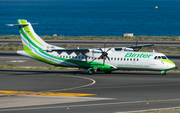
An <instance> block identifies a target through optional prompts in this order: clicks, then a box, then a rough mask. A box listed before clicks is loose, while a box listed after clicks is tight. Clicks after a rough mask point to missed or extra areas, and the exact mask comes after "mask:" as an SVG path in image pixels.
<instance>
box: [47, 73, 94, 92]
mask: <svg viewBox="0 0 180 113" xmlns="http://www.w3.org/2000/svg"><path fill="white" fill-rule="evenodd" d="M60 76H67V77H75V78H81V79H87V80H91V81H92V83H90V84H87V85H82V86H77V87H71V88H65V89H56V90H48V91H65V90H74V89H78V88H84V87H88V86H91V85H94V84H95V83H96V81H95V80H94V79H92V78H87V77H81V76H74V75H73V76H72V75H60Z"/></svg>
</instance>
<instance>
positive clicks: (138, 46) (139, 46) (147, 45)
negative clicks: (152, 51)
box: [126, 44, 154, 49]
mask: <svg viewBox="0 0 180 113" xmlns="http://www.w3.org/2000/svg"><path fill="white" fill-rule="evenodd" d="M149 46H154V44H146V45H137V46H127V47H126V48H133V49H136V48H143V47H149Z"/></svg>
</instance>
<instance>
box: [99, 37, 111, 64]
mask: <svg viewBox="0 0 180 113" xmlns="http://www.w3.org/2000/svg"><path fill="white" fill-rule="evenodd" d="M106 42H107V40H106V41H105V43H104V51H103V50H102V48H101V47H100V45H99V50H101V52H102V55H101V56H100V57H99V58H98V59H103V67H104V64H105V60H106V58H107V59H108V60H109V62H111V61H110V58H109V57H108V51H109V50H111V49H112V48H109V49H108V50H107V51H105V48H106Z"/></svg>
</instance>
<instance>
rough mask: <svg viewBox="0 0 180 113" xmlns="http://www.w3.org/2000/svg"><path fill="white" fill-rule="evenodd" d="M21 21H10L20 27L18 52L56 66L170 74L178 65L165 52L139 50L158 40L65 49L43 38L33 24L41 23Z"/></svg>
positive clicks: (108, 71)
mask: <svg viewBox="0 0 180 113" xmlns="http://www.w3.org/2000/svg"><path fill="white" fill-rule="evenodd" d="M17 23H18V24H7V25H8V26H18V27H19V32H20V36H21V40H22V44H23V48H24V50H20V51H17V53H18V54H20V55H23V56H27V57H30V58H33V59H36V60H38V61H41V62H45V63H48V64H51V65H54V66H62V67H76V68H83V69H87V72H88V73H89V74H90V75H93V74H95V73H96V72H97V71H104V72H105V73H111V72H112V71H115V70H146V71H160V72H161V73H162V75H166V72H167V71H168V70H171V69H173V68H175V64H174V63H173V62H172V61H171V60H169V59H168V58H167V57H166V56H165V55H164V54H163V53H156V52H139V50H140V49H141V48H143V47H148V46H154V44H147V45H137V43H136V46H132V45H131V46H128V47H114V48H107V47H106V42H107V41H105V43H104V48H101V47H100V46H99V47H98V48H91V49H79V48H77V49H65V48H62V47H57V46H54V45H51V44H48V43H46V42H45V41H43V40H42V39H41V38H40V37H39V36H38V35H37V34H36V33H35V32H34V30H33V28H32V25H38V24H31V23H30V22H27V20H25V19H18V20H17ZM107 60H108V61H107Z"/></svg>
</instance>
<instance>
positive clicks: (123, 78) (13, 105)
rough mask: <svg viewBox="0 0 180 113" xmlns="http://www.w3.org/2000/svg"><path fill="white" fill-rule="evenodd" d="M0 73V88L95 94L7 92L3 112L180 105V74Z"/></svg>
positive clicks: (104, 111)
mask: <svg viewBox="0 0 180 113" xmlns="http://www.w3.org/2000/svg"><path fill="white" fill-rule="evenodd" d="M0 73H1V76H0V91H2V90H8V91H25V92H26V91H35V92H44V93H45V92H54V93H55V92H57V93H68V94H74V93H79V94H95V95H92V96H85V97H71V96H70V97H67V96H48V95H46V96H43V95H31V94H28V93H27V94H23V95H18V96H17V95H13V94H12V95H10V96H6V95H7V94H4V95H3V96H0V112H1V113H6V112H13V113H24V112H26V113H32V112H35V113H36V112H38V113H42V112H43V113H49V112H51V113H57V112H65V113H66V112H67V113H69V112H74V113H79V112H86V113H92V112H96V113H114V112H125V111H135V110H144V109H155V108H167V107H178V106H179V105H180V96H179V94H180V90H179V88H180V76H179V73H168V74H167V76H161V74H160V73H159V72H129V71H118V72H114V73H112V74H110V75H107V74H104V73H102V72H98V73H97V74H95V75H87V72H86V71H47V70H45V71H41V70H39V71H38V70H0ZM2 102H3V103H2ZM2 106H4V107H2Z"/></svg>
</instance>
